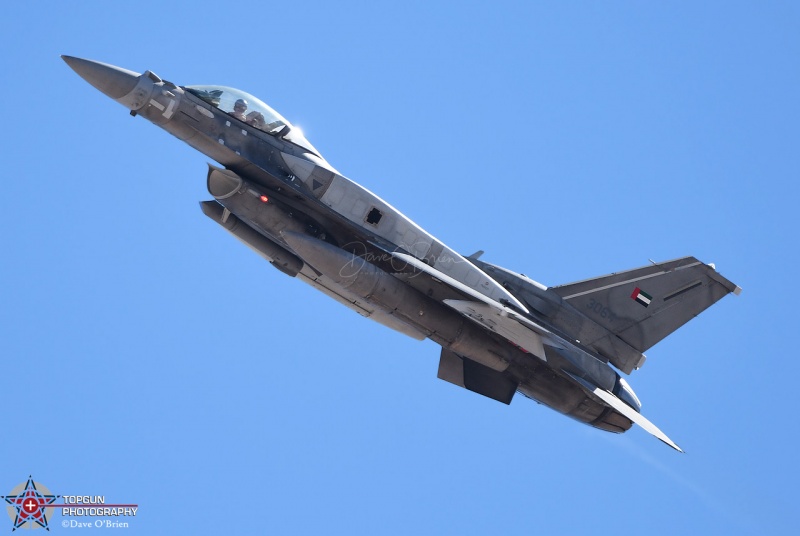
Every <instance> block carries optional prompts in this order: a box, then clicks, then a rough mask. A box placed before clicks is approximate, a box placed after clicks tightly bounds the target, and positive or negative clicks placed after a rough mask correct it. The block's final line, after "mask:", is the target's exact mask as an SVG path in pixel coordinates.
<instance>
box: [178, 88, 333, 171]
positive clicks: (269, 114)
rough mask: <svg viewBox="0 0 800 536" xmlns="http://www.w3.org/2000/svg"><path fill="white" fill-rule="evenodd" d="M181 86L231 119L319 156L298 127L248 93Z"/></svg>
mask: <svg viewBox="0 0 800 536" xmlns="http://www.w3.org/2000/svg"><path fill="white" fill-rule="evenodd" d="M184 89H185V90H186V91H188V92H189V93H191V94H192V95H194V96H196V97H198V98H200V99H202V100H203V101H205V102H207V103H208V104H210V105H211V106H214V107H215V108H219V109H220V110H222V111H223V112H225V113H227V114H228V115H230V116H231V117H233V118H234V119H238V120H239V121H242V122H243V123H247V124H248V125H250V126H252V127H254V128H257V129H259V130H263V131H264V132H267V133H269V134H272V135H273V136H280V137H281V138H283V139H285V140H286V141H289V142H292V143H294V144H295V145H299V146H300V147H302V148H303V149H306V150H308V151H310V152H312V153H314V154H316V155H317V156H319V157H320V158H321V157H322V155H320V154H319V151H317V150H316V149H315V148H314V146H313V145H311V143H309V141H308V140H307V139H306V138H305V136H303V133H302V132H301V131H300V129H298V128H295V127H293V126H292V125H291V123H289V121H287V120H286V119H284V118H283V117H282V116H281V115H280V114H279V113H278V112H276V111H275V110H273V109H272V108H270V107H269V106H267V105H266V104H265V103H264V102H263V101H261V100H259V99H257V98H256V97H254V96H252V95H250V94H249V93H245V92H244V91H240V90H238V89H234V88H231V87H225V86H185V87H184Z"/></svg>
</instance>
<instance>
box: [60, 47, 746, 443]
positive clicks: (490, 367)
mask: <svg viewBox="0 0 800 536" xmlns="http://www.w3.org/2000/svg"><path fill="white" fill-rule="evenodd" d="M62 57H63V59H64V61H66V62H67V64H68V65H69V66H70V67H71V68H72V69H73V70H74V71H75V72H76V73H78V74H79V75H80V76H81V77H82V78H83V79H84V80H86V81H87V82H89V83H90V84H91V85H93V86H94V87H95V88H97V89H98V90H100V91H101V92H102V93H104V94H105V95H107V96H108V97H110V98H112V99H114V100H116V101H117V102H118V103H120V104H122V105H123V106H125V107H126V108H128V110H130V114H131V115H133V116H140V117H143V118H145V119H147V120H148V121H150V122H152V123H154V124H155V125H158V126H159V127H161V128H163V129H164V130H166V131H167V132H169V133H170V134H173V135H174V136H175V137H177V138H178V139H180V140H183V141H184V142H186V143H188V144H189V145H191V146H192V147H194V148H195V149H197V150H198V151H200V152H202V153H203V154H205V155H207V156H208V157H210V158H211V159H213V160H214V161H216V162H218V163H219V164H220V166H221V167H217V166H209V169H208V174H207V179H206V180H207V185H208V191H209V193H210V194H211V196H212V197H213V200H210V201H203V202H202V203H201V204H200V206H201V209H202V211H203V213H204V214H205V215H206V216H208V217H209V218H210V219H211V220H213V221H214V222H216V223H217V224H219V225H220V226H221V227H223V228H224V229H225V230H226V231H228V232H229V233H231V234H232V235H233V236H235V237H236V238H238V239H239V240H240V241H241V242H243V243H244V244H246V245H247V246H249V247H250V248H252V249H253V250H254V251H256V252H257V253H258V254H260V255H261V256H262V257H264V258H265V259H266V260H267V261H269V262H270V264H272V265H273V266H274V267H275V268H277V269H278V270H280V271H281V272H283V273H285V274H287V275H289V276H292V277H295V278H297V279H300V280H301V281H303V282H304V283H307V284H309V285H311V286H313V287H314V288H316V289H318V290H320V291H322V292H324V293H325V294H327V295H328V296H330V297H331V298H333V299H335V300H337V301H338V302H340V303H342V304H343V305H345V306H346V307H348V308H350V309H353V310H355V311H356V312H358V313H359V314H361V315H363V316H365V317H368V318H371V319H373V320H375V321H377V322H379V323H381V324H383V325H385V326H387V327H389V328H391V329H393V330H396V331H398V332H400V333H403V334H405V335H408V336H410V337H413V338H415V339H418V340H423V339H425V338H428V339H431V340H432V341H434V342H436V343H437V344H439V345H440V346H441V347H442V351H441V355H440V358H439V373H438V376H439V378H441V379H443V380H446V381H448V382H450V383H453V384H455V385H458V386H460V387H464V388H466V389H468V390H470V391H473V392H476V393H479V394H482V395H484V396H486V397H489V398H492V399H494V400H497V401H500V402H503V403H505V404H509V403H510V402H511V399H512V398H513V396H514V394H515V393H517V392H519V393H522V394H523V395H524V396H526V397H528V398H531V399H534V400H536V401H537V402H540V403H542V404H545V405H547V406H549V407H551V408H553V409H555V410H556V411H559V412H561V413H563V414H565V415H568V416H570V417H572V418H574V419H576V420H578V421H580V422H583V423H586V424H589V425H591V426H594V427H596V428H599V429H602V430H607V431H610V432H617V433H620V432H624V431H626V430H628V429H629V428H630V427H631V426H632V424H633V423H634V422H635V423H637V424H639V425H640V426H642V427H643V428H644V429H645V430H647V431H648V432H650V433H651V434H653V435H655V436H656V437H658V438H659V439H661V440H662V441H664V442H665V443H667V444H668V445H670V446H671V447H673V448H675V449H677V450H680V448H678V446H677V445H676V444H675V443H673V442H672V441H671V440H670V439H669V438H668V437H667V436H666V435H665V434H664V433H663V432H661V430H659V429H658V428H657V427H656V426H654V425H653V424H652V423H650V421H648V420H647V419H646V418H645V417H644V416H642V415H641V413H640V409H641V403H640V402H639V399H638V398H637V397H636V395H635V394H634V392H633V390H632V389H631V387H630V386H629V385H628V383H627V382H626V381H625V380H624V379H623V378H622V377H621V376H620V374H619V373H618V372H617V371H621V372H623V373H624V374H630V373H631V372H632V371H633V370H634V369H638V368H640V367H641V366H642V364H643V363H644V361H645V356H644V353H643V352H645V351H646V350H648V349H649V348H650V347H652V346H653V345H654V344H656V343H657V342H658V341H660V340H661V339H663V338H664V337H666V336H667V335H669V334H670V333H672V332H673V331H675V330H676V329H677V328H679V327H680V326H682V325H683V324H685V323H686V322H688V321H689V320H691V319H692V318H694V317H695V316H697V315H698V314H699V313H700V312H702V311H703V310H705V309H706V308H708V307H709V306H711V305H712V304H714V303H715V302H716V301H717V300H719V299H721V298H722V297H723V296H725V295H726V294H728V293H730V292H733V293H735V294H738V293H739V292H740V290H741V289H740V288H739V287H737V286H736V285H734V284H733V283H731V282H730V281H729V280H727V279H726V278H725V277H723V276H722V275H720V274H719V273H718V272H717V271H716V269H715V268H714V266H713V265H709V264H704V263H702V262H700V261H698V260H697V259H695V258H693V257H684V258H681V259H677V260H673V261H669V262H662V263H651V264H649V265H647V266H644V267H642V268H637V269H634V270H629V271H624V272H617V273H614V274H611V275H607V276H603V277H598V278H594V279H588V280H585V281H580V282H577V283H571V284H566V285H561V286H556V287H550V288H548V287H546V286H544V285H542V284H540V283H537V282H536V281H533V280H532V279H529V278H528V277H526V276H524V275H521V274H517V273H515V272H512V271H510V270H507V269H505V268H501V267H499V266H496V265H493V264H490V263H487V262H483V261H481V260H480V259H479V257H480V256H481V254H482V252H478V253H476V254H473V255H469V256H462V255H460V254H458V253H457V252H455V251H454V250H452V249H451V248H449V247H447V246H446V245H445V244H444V243H443V242H441V241H439V240H438V239H436V238H434V237H433V236H431V235H430V234H429V233H428V232H426V231H425V230H424V229H422V228H421V227H420V226H418V225H417V224H415V223H414V222H413V221H411V220H410V219H409V218H407V217H406V216H404V215H403V214H402V213H401V212H399V211H398V210H397V209H395V208H394V207H392V206H391V205H389V204H388V203H387V202H385V201H384V200H383V199H381V198H380V197H378V196H376V195H375V194H373V193H372V192H370V191H368V190H367V189H366V188H364V187H362V186H360V185H359V184H357V183H356V182H353V181H352V180H350V179H348V178H346V177H344V176H342V175H341V174H340V173H339V172H338V171H337V170H336V169H335V168H333V167H332V166H331V165H330V164H329V163H328V162H327V161H326V160H325V158H323V156H322V155H321V154H320V152H319V151H318V150H317V149H316V148H315V147H314V146H313V145H311V143H309V142H308V140H307V139H306V138H305V137H304V136H303V134H302V132H301V131H300V130H299V129H297V128H295V127H293V126H292V124H291V123H289V121H287V120H286V119H284V118H283V117H282V116H281V115H279V114H278V113H277V112H276V111H275V110H273V109H272V108H270V107H269V106H267V105H266V104H265V103H264V102H262V101H261V100H259V99H257V98H255V97H253V96H252V95H250V94H248V93H245V92H243V91H239V90H237V89H233V88H229V87H223V86H178V85H176V84H174V83H172V82H168V81H166V80H163V79H162V78H161V77H159V76H158V75H156V74H155V73H153V72H152V71H145V72H144V74H139V73H136V72H133V71H129V70H126V69H121V68H119V67H115V66H113V65H108V64H105V63H100V62H96V61H91V60H85V59H80V58H75V57H70V56H62Z"/></svg>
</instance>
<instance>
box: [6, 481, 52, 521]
mask: <svg viewBox="0 0 800 536" xmlns="http://www.w3.org/2000/svg"><path fill="white" fill-rule="evenodd" d="M58 497H59V496H58V495H53V494H52V493H50V490H49V489H47V487H46V486H45V485H44V484H42V483H40V482H34V481H33V478H32V477H30V476H29V477H28V481H27V482H23V483H22V484H19V485H18V486H16V487H15V488H14V489H12V490H11V493H9V494H8V495H4V496H0V498H2V499H4V500H5V501H6V503H8V504H9V505H10V506H7V507H6V510H7V511H8V517H10V518H11V520H12V521H13V522H14V528H13V529H11V530H12V532H13V531H15V530H17V529H18V528H20V527H23V526H24V527H25V528H32V529H38V528H39V527H42V528H44V529H46V530H50V528H49V527H48V526H47V522H48V521H50V518H51V517H52V516H53V509H52V508H47V507H46V506H47V505H48V504H53V503H54V502H55V501H56V499H57V498H58Z"/></svg>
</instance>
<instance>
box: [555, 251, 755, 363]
mask: <svg viewBox="0 0 800 536" xmlns="http://www.w3.org/2000/svg"><path fill="white" fill-rule="evenodd" d="M551 290H553V291H554V292H556V293H557V294H558V295H559V296H561V297H562V298H563V299H564V300H565V301H567V303H569V304H570V305H572V306H573V307H575V308H576V309H577V310H578V311H580V312H581V313H583V314H585V315H586V316H587V317H589V318H590V319H592V320H594V321H595V322H596V323H597V324H599V325H601V326H603V327H604V328H606V329H607V330H608V331H609V332H611V333H613V334H614V335H615V336H616V337H617V338H619V339H620V340H622V341H623V342H625V343H626V344H627V345H628V346H630V347H632V348H634V349H635V350H638V351H639V352H644V351H646V350H647V349H648V348H650V347H652V346H653V345H654V344H656V343H657V342H658V341H660V340H661V339H663V338H664V337H666V336H667V335H669V334H670V333H672V332H673V331H675V330H676V329H678V328H679V327H681V326H682V325H684V324H685V323H686V322H688V321H689V320H691V319H692V318H694V317H695V316H697V315H698V314H700V313H701V312H703V311H704V310H706V309H707V308H708V307H710V306H711V305H713V304H714V303H716V302H717V301H718V300H719V299H721V298H722V297H723V296H725V295H726V294H728V293H730V292H733V293H734V294H739V293H740V292H741V290H742V289H741V288H739V287H738V286H736V285H734V284H733V283H731V282H730V281H728V280H727V279H725V278H724V277H723V276H722V275H720V274H719V273H718V272H717V271H716V270H715V268H714V266H713V265H708V264H703V263H702V262H700V261H698V260H697V259H695V258H694V257H684V258H682V259H676V260H674V261H668V262H662V263H658V264H655V263H654V264H652V265H650V266H644V267H642V268H637V269H635V270H629V271H626V272H619V273H615V274H610V275H607V276H603V277H598V278H595V279H587V280H586V281H579V282H577V283H570V284H568V285H562V286H558V287H552V288H551ZM581 342H582V343H584V344H587V345H588V346H595V347H596V349H597V350H598V351H599V352H600V353H602V354H604V355H606V356H607V357H609V359H610V360H611V362H612V363H613V364H614V365H615V366H617V367H618V368H619V369H620V370H623V371H624V372H630V371H631V370H632V369H633V367H635V366H638V364H637V363H630V362H627V361H620V360H619V358H617V357H616V356H615V353H616V352H614V351H613V341H610V340H609V338H608V337H603V338H602V339H600V340H597V341H581ZM605 346H608V348H606V347H605ZM615 359H616V360H617V362H615Z"/></svg>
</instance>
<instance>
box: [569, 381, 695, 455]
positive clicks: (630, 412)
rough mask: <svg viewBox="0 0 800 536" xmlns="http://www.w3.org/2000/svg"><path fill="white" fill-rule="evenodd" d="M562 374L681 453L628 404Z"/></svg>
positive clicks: (603, 390)
mask: <svg viewBox="0 0 800 536" xmlns="http://www.w3.org/2000/svg"><path fill="white" fill-rule="evenodd" d="M564 372H565V373H566V374H568V375H569V376H570V377H571V378H572V379H573V380H575V381H576V382H578V383H579V384H581V385H582V386H583V387H584V388H585V389H587V390H588V391H589V392H590V393H592V394H593V395H595V396H596V397H597V398H599V399H600V400H602V401H603V402H604V403H605V404H606V405H608V406H610V407H611V408H612V409H614V410H615V411H617V412H619V413H621V414H622V415H624V416H625V417H627V418H628V419H630V420H632V421H633V422H635V423H636V424H638V425H639V426H641V427H642V428H644V430H645V431H646V432H647V433H649V434H652V435H654V436H655V437H657V438H658V439H660V440H661V441H663V442H664V443H666V444H667V445H669V446H670V447H672V448H674V449H675V450H677V451H678V452H683V450H682V449H681V448H680V447H679V446H678V445H676V444H675V443H674V442H673V441H672V440H671V439H670V438H668V437H667V435H666V434H665V433H664V432H662V431H661V430H660V429H659V428H658V426H656V425H655V424H653V423H651V422H650V421H649V420H647V419H646V418H645V416H644V415H642V414H641V413H639V412H638V411H636V410H635V409H633V408H632V407H630V406H629V405H628V404H626V403H625V402H623V401H622V400H620V399H619V398H617V397H616V396H614V395H613V394H612V393H609V392H608V391H606V390H605V389H601V388H599V387H597V386H594V385H592V384H590V383H589V382H587V381H586V380H584V379H583V378H579V377H578V376H575V375H574V374H571V373H570V372H567V371H566V370H565V371H564Z"/></svg>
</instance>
